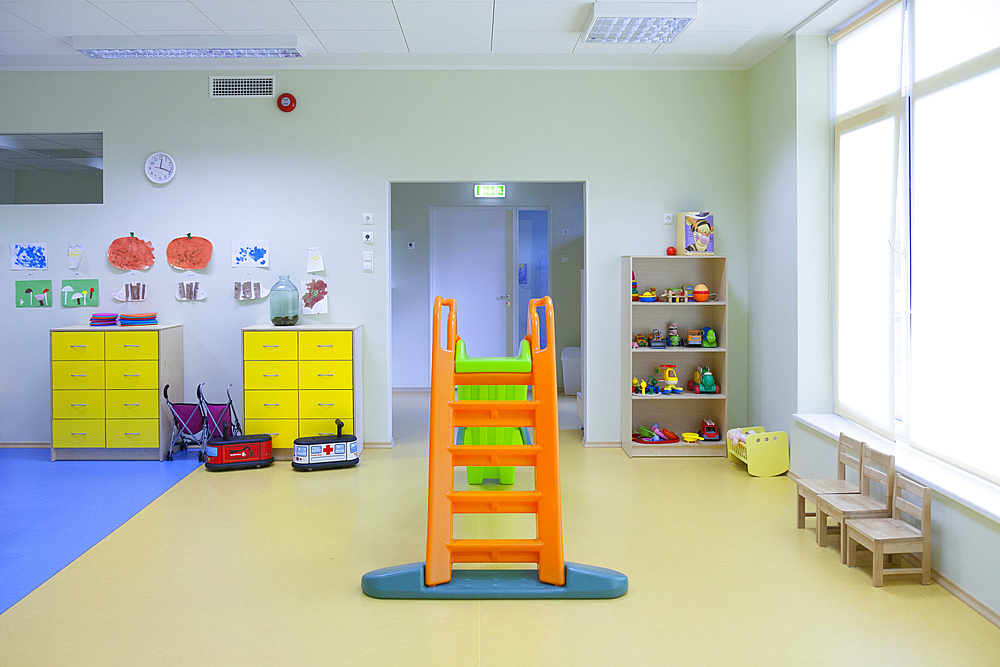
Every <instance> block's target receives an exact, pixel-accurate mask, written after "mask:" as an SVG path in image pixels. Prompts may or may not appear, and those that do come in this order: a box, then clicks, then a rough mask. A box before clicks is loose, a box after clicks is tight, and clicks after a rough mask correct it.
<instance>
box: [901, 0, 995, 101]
mask: <svg viewBox="0 0 1000 667" xmlns="http://www.w3.org/2000/svg"><path fill="white" fill-rule="evenodd" d="M913 10H914V11H913V49H914V54H915V56H916V59H915V61H914V68H915V70H916V80H917V81H920V80H922V79H925V78H927V77H929V76H932V75H934V74H937V73H938V72H942V71H944V70H946V69H948V68H949V67H953V66H955V65H958V64H959V63H963V62H965V61H966V60H969V59H970V58H974V57H976V56H978V55H982V54H983V53H986V52H987V51H992V50H993V49H995V48H997V47H1000V2H998V0H962V1H961V2H955V0H915V5H914V7H913Z"/></svg>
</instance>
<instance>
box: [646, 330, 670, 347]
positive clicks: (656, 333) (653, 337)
mask: <svg viewBox="0 0 1000 667" xmlns="http://www.w3.org/2000/svg"><path fill="white" fill-rule="evenodd" d="M649 346H650V347H653V348H665V347H666V346H667V341H666V339H665V338H664V337H663V336H662V335H661V334H660V330H659V329H653V333H651V334H650V335H649Z"/></svg>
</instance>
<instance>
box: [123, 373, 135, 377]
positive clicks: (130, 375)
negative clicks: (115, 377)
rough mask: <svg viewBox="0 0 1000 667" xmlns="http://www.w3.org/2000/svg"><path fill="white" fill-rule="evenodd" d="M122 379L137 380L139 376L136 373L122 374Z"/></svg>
mask: <svg viewBox="0 0 1000 667" xmlns="http://www.w3.org/2000/svg"><path fill="white" fill-rule="evenodd" d="M122 377H127V378H137V377H139V374H138V373H132V374H129V373H124V374H123V375H122Z"/></svg>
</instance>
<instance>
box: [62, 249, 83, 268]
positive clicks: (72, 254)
mask: <svg viewBox="0 0 1000 667" xmlns="http://www.w3.org/2000/svg"><path fill="white" fill-rule="evenodd" d="M66 256H67V257H69V268H71V269H78V268H80V260H81V259H83V246H82V245H80V244H79V243H74V244H72V245H70V247H69V250H67V251H66Z"/></svg>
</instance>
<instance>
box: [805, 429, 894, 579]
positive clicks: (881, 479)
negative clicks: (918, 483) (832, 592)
mask: <svg viewBox="0 0 1000 667" xmlns="http://www.w3.org/2000/svg"><path fill="white" fill-rule="evenodd" d="M874 464H878V465H881V466H882V467H884V468H885V472H882V471H881V470H879V469H878V468H876V467H875V465H874ZM872 481H875V482H878V483H879V484H881V485H882V486H884V487H885V500H879V499H878V498H875V497H874V496H872V495H871V483H872ZM895 484H896V458H895V457H894V456H891V455H889V454H883V453H882V452H880V451H878V450H876V449H872V448H871V447H869V446H867V445H865V446H864V448H862V450H861V493H821V494H820V495H819V496H817V498H816V543H817V544H818V545H819V546H821V547H825V546H826V535H827V525H826V518H827V517H832V518H833V519H834V520H835V521H836V522H837V523H839V524H840V562H841V563H847V531H846V530H844V522H845V521H846V520H847V519H868V518H884V517H889V516H891V515H892V494H893V490H894V487H895Z"/></svg>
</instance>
